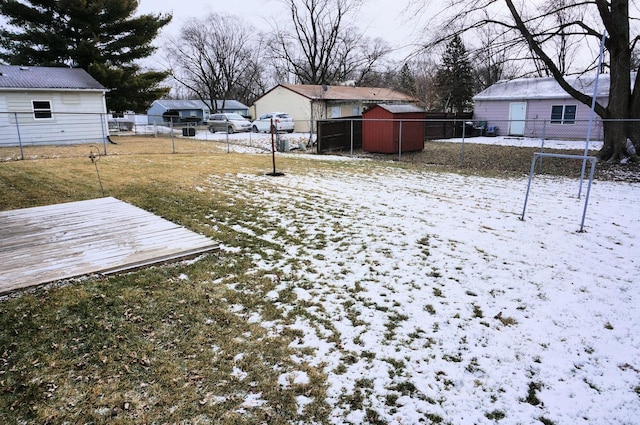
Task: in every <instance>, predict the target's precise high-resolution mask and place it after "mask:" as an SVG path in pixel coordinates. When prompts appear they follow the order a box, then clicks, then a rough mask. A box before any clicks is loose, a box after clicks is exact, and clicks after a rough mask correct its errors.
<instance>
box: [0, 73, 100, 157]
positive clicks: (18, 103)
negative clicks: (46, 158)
mask: <svg viewBox="0 0 640 425" xmlns="http://www.w3.org/2000/svg"><path fill="white" fill-rule="evenodd" d="M106 92H107V89H106V88H105V87H104V86H102V85H101V84H100V83H98V82H97V81H96V80H95V79H94V78H93V77H91V76H90V75H89V74H88V73H87V72H86V71H84V70H82V69H79V68H56V67H35V66H34V67H26V66H14V65H0V146H18V145H46V144H58V145H59V144H76V143H90V142H98V143H101V142H103V141H104V140H105V138H106V136H107V134H108V133H107V131H108V129H107V121H106V118H105V114H106V112H107V108H106V103H105V93H106Z"/></svg>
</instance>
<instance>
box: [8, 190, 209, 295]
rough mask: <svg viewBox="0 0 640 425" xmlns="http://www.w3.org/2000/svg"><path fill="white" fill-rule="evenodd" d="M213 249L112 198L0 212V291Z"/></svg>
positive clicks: (178, 228)
mask: <svg viewBox="0 0 640 425" xmlns="http://www.w3.org/2000/svg"><path fill="white" fill-rule="evenodd" d="M216 249H218V244H216V243H214V242H213V241H212V240H211V239H209V238H207V237H205V236H202V235H199V234H197V233H194V232H192V231H190V230H188V229H185V228H184V227H181V226H178V225H176V224H174V223H171V222H170V221H167V220H165V219H163V218H161V217H158V216H156V215H154V214H151V213H149V212H147V211H144V210H142V209H140V208H138V207H135V206H133V205H130V204H127V203H125V202H122V201H119V200H117V199H115V198H100V199H93V200H88V201H80V202H70V203H65V204H57V205H48V206H43V207H34V208H25V209H20V210H11V211H1V212H0V293H4V292H9V291H13V290H15V289H19V288H24V287H28V286H34V285H41V284H44V283H49V282H54V281H58V280H63V279H69V278H72V277H77V276H83V275H89V274H96V273H98V274H108V273H115V272H119V271H123V270H129V269H134V268H139V267H143V266H147V265H150V264H155V263H161V262H166V261H175V260H178V259H181V258H188V257H193V256H196V255H199V254H201V253H205V252H208V251H212V250H216Z"/></svg>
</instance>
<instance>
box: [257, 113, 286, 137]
mask: <svg viewBox="0 0 640 425" xmlns="http://www.w3.org/2000/svg"><path fill="white" fill-rule="evenodd" d="M272 119H273V126H274V127H275V130H276V131H277V132H283V131H286V132H287V133H293V125H294V122H293V118H291V115H289V114H287V113H285V112H269V113H268V114H263V115H260V117H258V119H256V120H255V121H253V123H251V130H252V131H253V132H254V133H258V132H260V133H270V132H271V128H270V125H271V120H272Z"/></svg>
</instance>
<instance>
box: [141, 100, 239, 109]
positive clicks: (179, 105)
mask: <svg viewBox="0 0 640 425" xmlns="http://www.w3.org/2000/svg"><path fill="white" fill-rule="evenodd" d="M153 103H155V104H157V105H160V106H162V107H163V108H165V109H166V110H169V109H174V110H184V109H203V110H209V106H207V104H206V103H204V102H203V101H201V100H195V99H160V100H156V101H154V102H153ZM216 104H217V107H218V109H221V108H222V100H216ZM224 108H225V109H227V110H228V109H249V107H248V106H246V105H244V104H242V103H240V102H238V101H237V100H226V101H225V102H224Z"/></svg>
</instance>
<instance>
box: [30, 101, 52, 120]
mask: <svg viewBox="0 0 640 425" xmlns="http://www.w3.org/2000/svg"><path fill="white" fill-rule="evenodd" d="M31 104H32V106H33V118H35V119H37V120H50V119H51V118H52V117H53V115H52V114H51V102H50V101H48V100H33V101H31Z"/></svg>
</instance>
